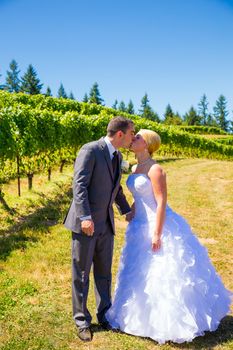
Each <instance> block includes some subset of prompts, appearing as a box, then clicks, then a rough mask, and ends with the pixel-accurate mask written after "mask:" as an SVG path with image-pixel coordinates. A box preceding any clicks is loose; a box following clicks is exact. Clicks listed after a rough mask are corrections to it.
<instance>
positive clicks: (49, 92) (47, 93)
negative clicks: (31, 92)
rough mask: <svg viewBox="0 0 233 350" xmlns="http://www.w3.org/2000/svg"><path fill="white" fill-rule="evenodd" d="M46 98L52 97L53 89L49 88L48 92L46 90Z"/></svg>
mask: <svg viewBox="0 0 233 350" xmlns="http://www.w3.org/2000/svg"><path fill="white" fill-rule="evenodd" d="M45 96H52V91H51V89H50V87H49V86H48V87H47V90H46V93H45Z"/></svg>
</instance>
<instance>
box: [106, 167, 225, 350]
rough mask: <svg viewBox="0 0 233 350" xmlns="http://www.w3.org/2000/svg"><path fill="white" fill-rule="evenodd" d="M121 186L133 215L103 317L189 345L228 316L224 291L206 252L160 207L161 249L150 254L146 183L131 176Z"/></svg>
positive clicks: (151, 211)
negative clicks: (162, 213)
mask: <svg viewBox="0 0 233 350" xmlns="http://www.w3.org/2000/svg"><path fill="white" fill-rule="evenodd" d="M127 186H128V188H129V190H130V191H131V192H132V194H133V196H134V200H135V217H134V219H133V220H132V221H131V222H130V223H129V225H128V228H127V230H126V242H125V246H124V248H123V252H122V255H121V259H120V265H119V271H118V276H117V282H116V289H115V296H114V301H113V304H112V306H111V308H110V309H109V310H108V312H107V314H106V318H107V320H108V321H109V323H110V324H111V325H112V326H113V327H116V328H119V329H120V330H122V331H124V332H126V333H129V334H133V335H137V336H142V337H149V338H152V339H154V340H156V341H157V342H159V343H160V344H163V343H165V342H166V341H173V342H177V343H182V342H185V341H192V339H193V338H195V337H197V336H200V335H203V334H204V332H205V331H214V330H216V329H217V327H218V325H219V323H220V320H221V319H222V318H223V317H224V316H225V315H226V314H227V313H228V312H229V310H230V303H231V293H230V292H229V291H228V290H226V289H225V287H224V285H223V283H222V281H221V279H220V277H219V276H218V274H217V273H216V271H215V269H214V267H213V265H212V263H211V262H210V259H209V257H208V254H207V250H206V249H205V248H204V247H203V246H202V245H201V244H200V243H199V241H198V239H197V238H196V237H195V235H194V234H193V233H192V231H191V228H190V226H189V225H188V223H187V222H186V221H185V219H184V218H183V217H182V216H180V215H178V214H177V213H175V212H173V211H172V209H171V208H170V207H168V206H167V208H166V219H165V224H164V227H163V233H162V237H161V239H162V247H161V249H160V250H159V251H157V252H153V251H152V249H151V240H152V235H153V232H154V226H155V212H156V201H155V198H154V194H153V189H152V185H151V182H150V179H149V178H148V177H147V175H145V174H131V175H130V176H129V177H128V180H127Z"/></svg>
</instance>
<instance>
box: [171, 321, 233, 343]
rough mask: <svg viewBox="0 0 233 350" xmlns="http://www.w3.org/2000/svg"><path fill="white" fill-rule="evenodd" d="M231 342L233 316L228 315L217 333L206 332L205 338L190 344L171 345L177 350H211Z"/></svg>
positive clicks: (198, 338)
mask: <svg viewBox="0 0 233 350" xmlns="http://www.w3.org/2000/svg"><path fill="white" fill-rule="evenodd" d="M231 340H233V316H231V315H227V316H226V317H224V318H223V319H222V321H221V323H220V325H219V327H218V329H217V330H216V331H215V332H205V335H204V336H202V337H197V338H195V339H194V340H193V341H192V342H190V343H183V344H176V343H172V342H171V343H170V345H172V346H173V347H174V348H177V349H192V350H211V349H214V348H215V347H216V346H217V345H224V343H227V342H229V341H231ZM231 346H232V344H231Z"/></svg>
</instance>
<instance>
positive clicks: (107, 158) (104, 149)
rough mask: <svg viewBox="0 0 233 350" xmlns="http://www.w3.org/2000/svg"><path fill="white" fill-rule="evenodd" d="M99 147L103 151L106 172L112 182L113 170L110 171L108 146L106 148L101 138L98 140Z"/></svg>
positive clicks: (110, 163)
mask: <svg viewBox="0 0 233 350" xmlns="http://www.w3.org/2000/svg"><path fill="white" fill-rule="evenodd" d="M99 145H100V147H101V149H102V151H103V154H104V157H105V160H106V162H107V165H108V170H109V172H110V175H111V178H112V180H114V179H113V170H112V161H111V158H110V154H109V150H108V146H107V144H106V142H105V141H104V138H103V137H102V138H101V139H100V140H99Z"/></svg>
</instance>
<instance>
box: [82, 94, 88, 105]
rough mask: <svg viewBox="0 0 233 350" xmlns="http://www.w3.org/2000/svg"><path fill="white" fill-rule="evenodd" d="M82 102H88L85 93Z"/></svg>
mask: <svg viewBox="0 0 233 350" xmlns="http://www.w3.org/2000/svg"><path fill="white" fill-rule="evenodd" d="M83 102H86V103H87V102H88V96H87V93H85V95H84V97H83Z"/></svg>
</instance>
